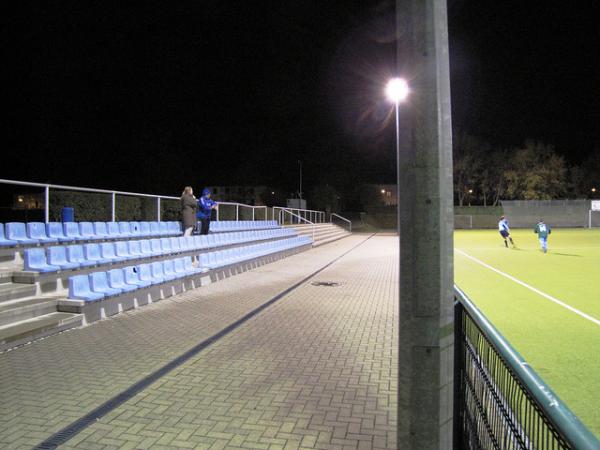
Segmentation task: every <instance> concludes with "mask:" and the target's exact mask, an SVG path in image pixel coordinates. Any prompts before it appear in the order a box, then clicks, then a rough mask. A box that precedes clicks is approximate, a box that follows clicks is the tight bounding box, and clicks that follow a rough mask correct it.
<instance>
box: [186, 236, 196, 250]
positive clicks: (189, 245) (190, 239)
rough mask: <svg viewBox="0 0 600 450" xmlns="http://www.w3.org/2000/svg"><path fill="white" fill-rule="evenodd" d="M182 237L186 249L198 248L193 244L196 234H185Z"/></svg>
mask: <svg viewBox="0 0 600 450" xmlns="http://www.w3.org/2000/svg"><path fill="white" fill-rule="evenodd" d="M183 239H185V241H186V242H187V249H188V250H198V247H196V244H195V242H196V241H195V239H196V236H185V237H184V238H183Z"/></svg>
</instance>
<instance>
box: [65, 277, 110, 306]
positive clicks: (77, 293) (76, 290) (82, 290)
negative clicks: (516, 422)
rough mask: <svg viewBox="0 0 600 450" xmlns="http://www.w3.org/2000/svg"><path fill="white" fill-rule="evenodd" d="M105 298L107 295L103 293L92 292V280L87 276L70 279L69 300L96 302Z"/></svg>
mask: <svg viewBox="0 0 600 450" xmlns="http://www.w3.org/2000/svg"><path fill="white" fill-rule="evenodd" d="M104 297H105V295H104V294H103V293H101V292H92V289H91V287H90V278H89V277H88V276H87V275H75V276H73V277H69V298H73V299H78V300H85V301H86V302H95V301H96V300H101V299H103V298H104Z"/></svg>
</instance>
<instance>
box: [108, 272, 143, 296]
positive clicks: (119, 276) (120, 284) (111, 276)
mask: <svg viewBox="0 0 600 450" xmlns="http://www.w3.org/2000/svg"><path fill="white" fill-rule="evenodd" d="M106 273H107V275H108V285H109V286H110V287H111V288H116V289H121V290H122V291H123V292H131V291H135V290H136V289H137V288H138V286H135V285H133V284H129V283H125V276H124V274H123V270H122V269H112V270H109V271H108V272H106Z"/></svg>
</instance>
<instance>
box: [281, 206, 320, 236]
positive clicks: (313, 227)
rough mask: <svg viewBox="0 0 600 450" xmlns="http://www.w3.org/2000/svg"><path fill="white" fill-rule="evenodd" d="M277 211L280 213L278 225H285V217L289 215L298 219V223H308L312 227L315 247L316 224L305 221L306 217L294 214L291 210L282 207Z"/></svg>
mask: <svg viewBox="0 0 600 450" xmlns="http://www.w3.org/2000/svg"><path fill="white" fill-rule="evenodd" d="M277 209H278V210H279V213H278V217H277V223H278V224H280V225H283V224H284V223H285V215H286V214H288V215H289V216H290V218H292V217H295V218H296V219H298V223H300V222H304V223H307V224H309V225H312V241H313V245H314V243H315V223H314V222H311V221H310V220H308V219H305V218H304V217H302V216H300V215H298V214H295V213H294V212H292V211H293V210H292V209H289V208H281V207H277ZM273 220H275V219H273Z"/></svg>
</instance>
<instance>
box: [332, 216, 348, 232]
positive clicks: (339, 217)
mask: <svg viewBox="0 0 600 450" xmlns="http://www.w3.org/2000/svg"><path fill="white" fill-rule="evenodd" d="M333 216H335V217H337V218H338V219H342V220H343V221H345V222H348V231H350V232H351V231H352V221H351V220H350V219H346V218H345V217H342V216H340V215H339V214H336V213H331V214H329V222H332V220H331V218H332V217H333ZM332 223H333V222H332Z"/></svg>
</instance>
